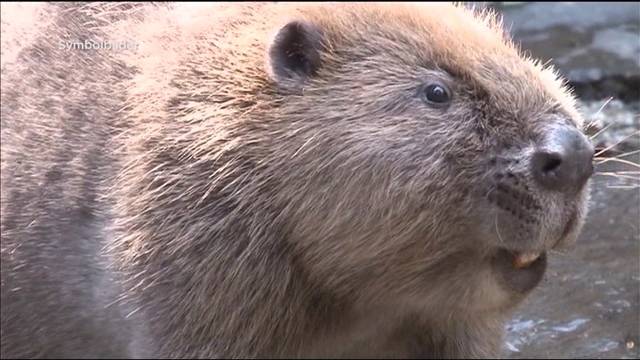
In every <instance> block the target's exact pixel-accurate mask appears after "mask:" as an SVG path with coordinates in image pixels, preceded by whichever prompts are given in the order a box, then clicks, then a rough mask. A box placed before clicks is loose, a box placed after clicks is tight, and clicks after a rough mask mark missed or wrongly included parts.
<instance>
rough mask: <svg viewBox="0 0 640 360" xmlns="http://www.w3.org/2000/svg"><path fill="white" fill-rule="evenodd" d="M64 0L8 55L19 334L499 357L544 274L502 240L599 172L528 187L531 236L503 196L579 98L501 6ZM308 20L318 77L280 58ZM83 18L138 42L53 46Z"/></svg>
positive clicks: (46, 346) (211, 347)
mask: <svg viewBox="0 0 640 360" xmlns="http://www.w3.org/2000/svg"><path fill="white" fill-rule="evenodd" d="M5 6H6V5H4V4H3V12H4V11H5V10H4V9H5V8H4V7H5ZM46 6H47V11H49V12H52V13H54V16H55V17H54V20H53V21H52V23H51V24H50V25H47V26H46V29H45V30H44V31H43V35H40V36H39V37H36V38H35V40H33V42H30V43H28V44H24V43H22V44H19V47H20V52H19V53H18V55H17V56H16V60H15V61H10V60H8V61H6V62H3V67H2V356H3V357H5V356H7V357H8V356H22V357H24V356H45V355H46V356H87V355H93V356H163V357H165V356H167V357H254V356H305V357H306V356H314V355H320V356H366V355H369V356H389V357H393V356H401V357H407V356H409V357H413V356H416V357H417V356H430V357H435V356H444V357H482V356H491V355H495V354H497V353H498V351H499V348H500V344H501V337H500V334H501V333H502V321H503V320H504V319H505V318H506V317H507V316H508V314H509V310H510V309H512V308H513V307H514V306H515V305H516V304H517V303H518V302H519V301H520V300H521V299H522V298H523V294H519V293H516V292H513V291H510V290H508V289H506V288H504V287H503V286H501V284H500V282H499V281H497V280H496V279H495V278H496V277H495V275H494V274H493V272H492V269H491V267H490V265H489V262H488V261H487V257H489V256H490V254H491V253H492V251H494V249H495V247H496V246H498V245H505V244H504V243H503V241H504V239H503V238H502V237H504V238H509V240H508V241H512V242H513V243H509V244H507V245H505V246H515V245H513V244H516V243H517V244H518V245H517V246H525V247H531V248H536V249H538V248H548V247H550V245H551V242H554V241H555V239H557V237H558V236H559V234H560V233H559V232H560V230H559V229H560V228H561V226H560V225H559V223H558V220H555V219H566V218H567V216H568V215H567V214H566V209H567V208H569V207H571V206H573V205H575V207H576V208H577V209H578V210H577V211H578V214H577V219H578V221H577V223H576V226H575V228H573V229H572V231H571V232H570V233H569V234H567V235H566V237H565V241H566V242H571V241H572V240H573V239H575V236H576V234H577V232H578V230H579V228H580V226H581V224H582V218H583V217H584V212H585V209H584V202H585V201H586V195H583V196H581V197H580V199H578V200H575V201H574V200H569V199H568V200H566V201H567V203H570V204H572V205H566V206H565V205H559V203H557V202H556V200H554V198H553V197H552V196H551V195H548V194H544V193H542V192H535V193H534V192H532V194H531V198H532V199H533V200H531V201H532V202H534V203H536V204H538V205H539V206H540V207H542V208H544V209H545V211H540V212H538V213H535V214H531V216H532V217H533V218H534V219H535V223H536V224H537V225H539V226H536V227H532V228H528V229H526V231H528V232H527V233H526V234H525V235H521V234H520V233H517V232H516V231H519V230H517V229H515V228H512V227H510V225H509V224H508V223H509V220H508V219H506V218H503V217H501V215H500V216H499V215H498V214H497V213H496V210H495V209H494V208H493V207H491V206H490V205H489V204H488V203H486V202H484V200H483V199H485V198H484V195H486V193H487V192H489V191H490V190H491V186H490V185H487V184H488V182H489V180H490V174H492V171H493V170H492V168H491V166H490V165H489V164H490V162H489V160H490V158H491V157H492V156H493V157H499V156H501V155H504V154H511V155H513V154H516V155H517V156H520V154H526V153H527V151H529V149H530V148H531V146H532V143H534V142H535V141H537V140H538V139H539V138H540V137H541V136H542V134H543V133H544V131H545V129H546V128H547V127H548V126H550V125H551V124H552V123H554V122H563V121H564V122H568V123H570V124H572V125H573V126H580V125H581V121H582V120H581V118H580V116H579V114H578V113H577V112H576V110H575V108H574V101H573V98H572V97H571V96H570V95H569V94H568V93H567V92H566V89H564V88H563V87H562V84H561V83H560V81H559V80H557V78H556V75H554V74H553V72H552V71H551V70H549V69H544V68H543V67H542V66H540V65H538V64H537V63H535V62H533V61H531V60H528V59H526V58H524V57H523V56H522V55H521V54H520V53H519V52H518V51H517V49H516V48H515V47H514V46H513V45H512V44H511V43H510V42H509V40H508V39H506V38H505V36H504V35H503V33H502V31H501V30H500V25H499V24H498V23H497V22H496V20H495V19H494V18H493V17H492V16H490V14H484V13H481V14H473V13H472V12H471V11H469V10H466V9H463V8H462V7H454V6H451V5H447V4H435V5H398V4H395V3H394V4H389V5H380V4H357V5H354V4H332V5H317V4H315V5H314V4H309V5H303V4H299V5H294V4H284V5H283V4H272V5H269V4H261V5H256V4H243V5H231V4H215V5H207V6H204V5H193V6H186V5H183V6H177V7H176V8H175V9H174V8H173V7H171V8H165V7H159V6H155V5H135V6H134V5H122V4H116V5H107V4H91V5H83V6H73V5H46ZM63 7H65V8H63ZM66 7H68V8H66ZM294 20H295V21H304V22H307V23H310V24H313V25H314V26H315V27H317V28H318V29H320V30H321V33H322V41H323V50H322V52H321V66H320V67H319V69H318V72H317V73H316V74H315V75H314V76H313V77H311V78H310V79H307V80H306V81H305V82H304V83H303V84H301V83H300V82H298V81H293V80H292V81H288V80H286V79H285V80H280V79H277V76H276V75H274V74H273V73H272V71H271V68H270V66H271V65H272V63H271V59H270V58H269V56H268V50H269V46H270V44H271V43H272V42H273V39H274V37H275V34H276V33H277V31H278V30H279V29H281V28H282V27H283V26H284V25H286V24H287V23H289V22H291V21H294ZM3 21H4V19H3ZM2 31H3V37H4V34H5V32H7V33H9V32H11V28H10V27H9V25H7V24H5V23H4V22H3V30H2ZM82 37H83V38H109V39H113V40H124V39H131V40H132V41H134V42H136V43H137V44H139V47H138V48H137V49H135V50H122V51H105V50H101V51H82V50H74V51H68V50H61V49H59V48H57V47H56V45H57V39H59V38H65V39H67V38H68V39H76V38H82ZM4 46H5V45H4V43H3V47H4ZM7 46H8V45H7ZM4 51H5V49H3V54H4ZM425 79H440V80H442V81H445V82H446V83H447V84H449V85H450V87H451V89H452V92H453V94H454V97H453V103H452V104H451V106H450V107H449V109H447V110H446V111H444V110H442V109H434V108H430V107H428V106H427V105H425V104H424V103H423V102H422V101H420V99H418V98H417V97H416V96H415V89H416V87H417V86H419V85H420V84H421V83H422V82H423V81H425ZM523 156H524V155H523ZM513 169H514V172H516V173H517V170H518V169H519V168H518V167H517V166H516V165H514V167H513ZM519 174H522V179H524V180H523V181H525V180H526V179H527V178H526V175H524V172H523V171H522V172H520V173H519ZM479 194H480V195H479ZM498 229H499V231H502V232H503V234H502V237H501V236H500V234H498V235H497V236H496V232H495V231H496V230H498ZM520 244H525V245H520Z"/></svg>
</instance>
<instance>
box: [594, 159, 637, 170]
mask: <svg viewBox="0 0 640 360" xmlns="http://www.w3.org/2000/svg"><path fill="white" fill-rule="evenodd" d="M596 160H597V159H596ZM608 162H615V163H620V164H625V165H629V166H632V167H634V168H638V169H640V164H637V163H634V162H633V161H629V160H624V159H618V158H614V157H611V158H604V159H603V160H601V161H596V165H601V164H604V163H608Z"/></svg>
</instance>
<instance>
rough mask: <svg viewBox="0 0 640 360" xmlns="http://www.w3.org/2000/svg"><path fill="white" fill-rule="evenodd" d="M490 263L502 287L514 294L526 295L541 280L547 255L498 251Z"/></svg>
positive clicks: (543, 253)
mask: <svg viewBox="0 0 640 360" xmlns="http://www.w3.org/2000/svg"><path fill="white" fill-rule="evenodd" d="M492 263H493V266H494V269H495V270H496V272H497V274H498V276H499V278H500V279H501V280H502V282H503V283H504V285H506V286H507V287H509V288H511V289H513V290H515V291H516V292H519V293H526V292H529V291H531V290H532V289H533V288H534V287H536V285H538V283H539V282H540V280H542V277H543V275H544V272H545V270H546V268H547V254H546V252H517V251H510V250H506V249H499V250H498V251H497V252H496V254H495V255H494V256H493V258H492Z"/></svg>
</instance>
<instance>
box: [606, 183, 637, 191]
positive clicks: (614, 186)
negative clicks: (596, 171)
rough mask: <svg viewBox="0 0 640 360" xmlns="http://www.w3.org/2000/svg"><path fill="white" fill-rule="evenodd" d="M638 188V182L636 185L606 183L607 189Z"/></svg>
mask: <svg viewBox="0 0 640 360" xmlns="http://www.w3.org/2000/svg"><path fill="white" fill-rule="evenodd" d="M638 188H640V184H638V185H607V189H623V190H630V189H638Z"/></svg>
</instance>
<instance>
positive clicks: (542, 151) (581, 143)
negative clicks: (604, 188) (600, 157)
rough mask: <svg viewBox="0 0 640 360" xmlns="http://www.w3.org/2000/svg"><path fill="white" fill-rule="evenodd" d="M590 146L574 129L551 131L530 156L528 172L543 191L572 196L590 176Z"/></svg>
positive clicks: (591, 156) (591, 167)
mask: <svg viewBox="0 0 640 360" xmlns="http://www.w3.org/2000/svg"><path fill="white" fill-rule="evenodd" d="M593 154H594V150H593V146H592V145H591V143H590V142H589V140H588V139H587V137H586V136H585V135H584V134H582V133H581V132H579V131H578V130H577V129H575V128H569V127H566V126H562V127H557V128H555V129H553V130H551V131H550V132H549V133H548V134H547V136H546V139H545V140H544V144H542V146H540V147H539V148H538V149H536V151H535V152H534V153H533V155H532V157H531V162H530V165H531V167H530V171H531V175H532V176H533V179H534V180H535V181H536V182H537V183H538V184H539V185H540V186H542V187H543V188H546V189H549V190H554V191H561V192H565V193H568V194H575V193H576V192H578V191H580V189H582V187H583V186H584V184H585V183H586V182H587V180H588V179H589V177H591V175H592V174H593Z"/></svg>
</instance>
